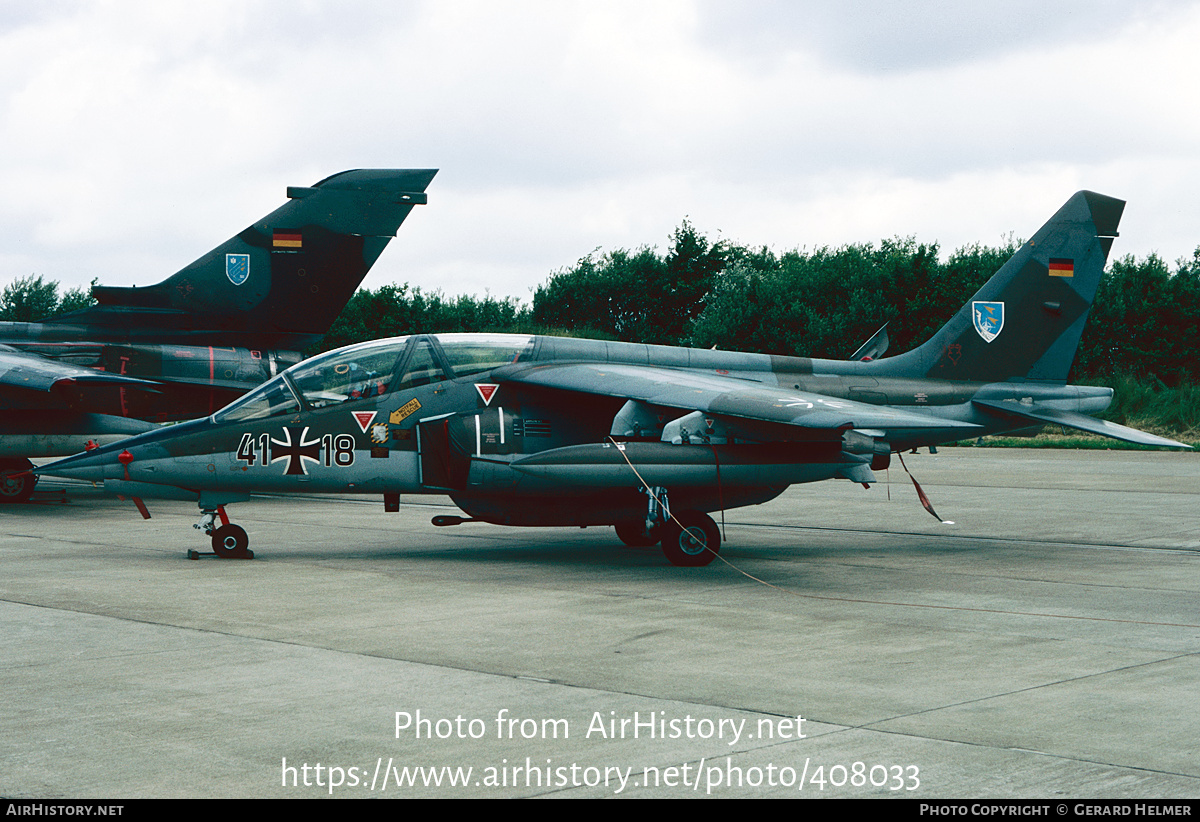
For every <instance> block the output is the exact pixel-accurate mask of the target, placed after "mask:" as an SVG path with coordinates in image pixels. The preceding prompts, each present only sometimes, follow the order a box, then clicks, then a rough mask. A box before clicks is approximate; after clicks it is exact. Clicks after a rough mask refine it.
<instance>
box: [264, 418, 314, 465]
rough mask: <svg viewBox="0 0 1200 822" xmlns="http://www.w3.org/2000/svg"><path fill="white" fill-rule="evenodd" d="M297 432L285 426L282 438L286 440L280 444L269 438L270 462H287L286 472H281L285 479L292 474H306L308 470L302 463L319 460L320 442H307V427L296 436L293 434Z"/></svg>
mask: <svg viewBox="0 0 1200 822" xmlns="http://www.w3.org/2000/svg"><path fill="white" fill-rule="evenodd" d="M297 430H298V429H296V428H288V427H286V426H285V427H284V429H283V436H284V437H285V438H286V439H284V440H283V441H282V442H280V441H279V440H277V439H275V438H274V437H271V462H272V463H274V462H276V461H277V460H281V459H286V460H287V461H288V466H287V470H286V471H284V472H283V475H284V476H285V477H286V476H289V475H292V474H301V475H303V474H307V473H308V468H306V467H305V465H304V461H305V460H312V461H313V462H319V461H320V459H321V441H320V440H313V441H312V442H308V426H305V427H304V430H303V431H300V432H299V433H298V434H297V433H295V432H296V431H297ZM293 443H295V444H293Z"/></svg>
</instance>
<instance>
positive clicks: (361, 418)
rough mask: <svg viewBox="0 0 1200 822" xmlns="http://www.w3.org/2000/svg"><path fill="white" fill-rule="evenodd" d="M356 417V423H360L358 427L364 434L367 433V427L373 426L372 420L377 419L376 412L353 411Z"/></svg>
mask: <svg viewBox="0 0 1200 822" xmlns="http://www.w3.org/2000/svg"><path fill="white" fill-rule="evenodd" d="M350 413H351V414H353V415H354V421H355V422H357V423H358V427H359V428H361V429H362V432H363V433H364V434H365V433H367V426H368V425H370V424H371V420H373V419H375V414H376V412H375V411H351V412H350Z"/></svg>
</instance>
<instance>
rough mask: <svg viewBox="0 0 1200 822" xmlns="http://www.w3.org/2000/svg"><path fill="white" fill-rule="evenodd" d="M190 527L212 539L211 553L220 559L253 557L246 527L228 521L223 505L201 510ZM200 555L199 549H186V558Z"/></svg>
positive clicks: (197, 557)
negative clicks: (218, 521)
mask: <svg viewBox="0 0 1200 822" xmlns="http://www.w3.org/2000/svg"><path fill="white" fill-rule="evenodd" d="M218 519H220V520H221V524H220V525H219V526H218V525H217V520H218ZM192 527H193V528H195V529H197V530H199V531H203V532H204V533H205V534H207V535H208V536H209V538H210V539H211V540H212V548H213V553H214V554H216V555H217V556H219V557H220V558H221V559H254V552H253V551H251V550H250V548H249V545H250V537H248V536H246V529H245V528H243V527H242V526H240V525H234V524H233V523H231V522H230V521H229V516H228V515H227V514H226V513H225V506H224V505H218V506H217V507H216V508H205V509H203V510H201V512H200V521H199V522H197V523H196V524H195V525H193V526H192ZM201 556H202V555H201V553H200V552H199V551H188V559H200V557H201Z"/></svg>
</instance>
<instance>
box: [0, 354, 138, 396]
mask: <svg viewBox="0 0 1200 822" xmlns="http://www.w3.org/2000/svg"><path fill="white" fill-rule="evenodd" d="M64 380H68V381H73V382H80V383H92V384H111V385H128V386H137V387H140V388H143V389H148V388H154V387H156V386H157V383H154V382H151V381H149V380H140V379H138V378H136V377H126V376H123V375H121V374H110V373H107V372H105V371H96V370H95V369H92V368H82V367H79V366H75V365H66V364H64V363H58V362H54V361H53V360H48V359H46V358H45V357H39V356H38V355H36V354H25V353H23V352H21V351H14V350H13V349H11V348H4V347H0V391H3V390H5V389H9V388H23V389H25V390H27V391H46V392H49V391H51V390H53V388H54V384H55V383H58V382H62V381H64ZM0 407H3V401H2V400H0Z"/></svg>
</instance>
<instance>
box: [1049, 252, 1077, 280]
mask: <svg viewBox="0 0 1200 822" xmlns="http://www.w3.org/2000/svg"><path fill="white" fill-rule="evenodd" d="M1050 276H1051V277H1074V276H1075V261H1074V260H1070V259H1067V258H1066V257H1051V258H1050Z"/></svg>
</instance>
